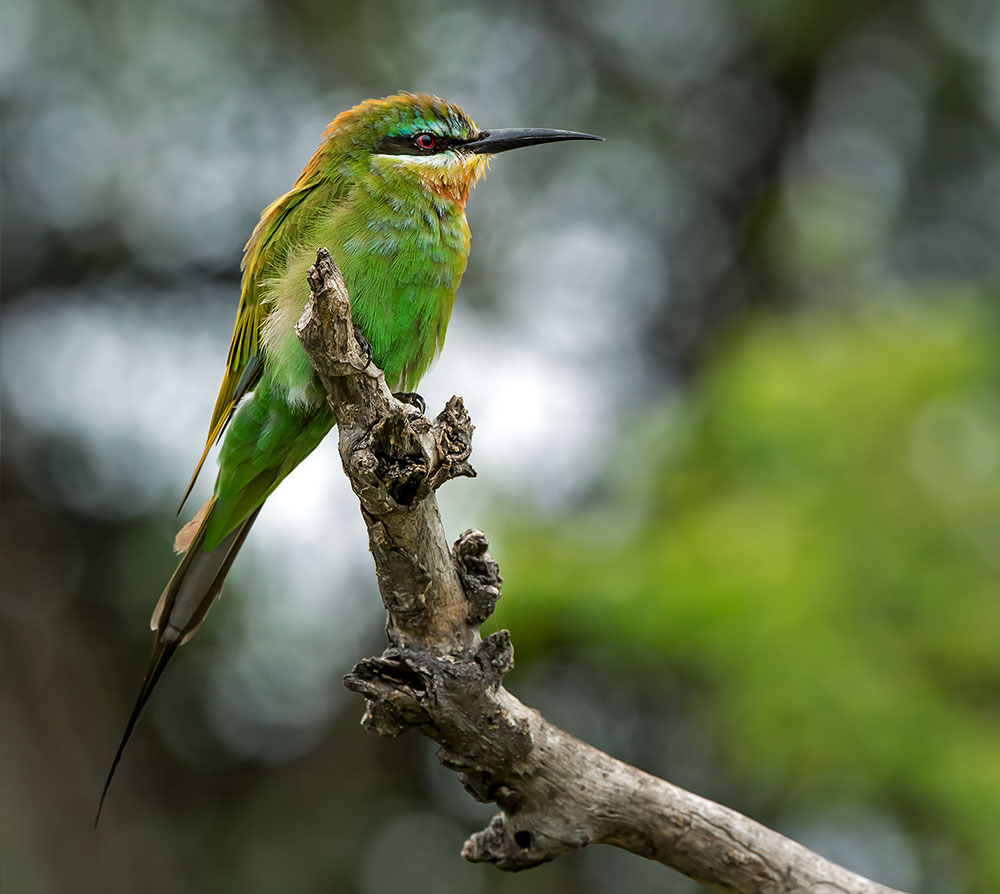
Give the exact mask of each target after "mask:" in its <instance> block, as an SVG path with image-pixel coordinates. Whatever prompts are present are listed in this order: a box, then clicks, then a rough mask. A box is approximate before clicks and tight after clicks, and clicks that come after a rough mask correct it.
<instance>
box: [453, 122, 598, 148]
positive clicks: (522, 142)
mask: <svg viewBox="0 0 1000 894" xmlns="http://www.w3.org/2000/svg"><path fill="white" fill-rule="evenodd" d="M563 140H601V141H603V140H604V137H598V136H594V134H592V133H578V132H577V131H575V130H551V129H550V128H547V127H504V128H501V129H499V130H483V131H480V133H479V136H477V137H476V139H474V140H471V141H470V142H468V143H466V144H465V145H463V146H462V148H463V149H464V150H465V151H466V152H476V153H480V154H487V155H495V154H496V153H497V152H506V151H507V150H508V149H520V148H521V147H522V146H537V145H539V144H540V143H559V142H562V141H563Z"/></svg>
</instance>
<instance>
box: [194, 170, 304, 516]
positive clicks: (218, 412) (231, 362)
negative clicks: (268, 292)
mask: <svg viewBox="0 0 1000 894" xmlns="http://www.w3.org/2000/svg"><path fill="white" fill-rule="evenodd" d="M322 182H323V179H322V178H321V177H320V175H319V171H318V166H316V165H313V164H310V165H309V166H307V167H306V170H305V171H303V172H302V176H301V177H299V179H298V181H297V182H296V184H295V186H294V187H293V188H292V189H291V191H290V192H287V193H285V195H283V196H281V197H280V198H278V199H275V200H274V201H273V202H272V203H271V204H270V205H268V206H267V208H265V209H264V210H263V212H261V216H260V220H259V221H258V222H257V226H256V227H254V230H253V233H252V234H251V235H250V239H249V240H248V241H247V244H246V246H245V247H244V250H243V263H242V265H241V269H242V270H243V279H242V284H241V288H240V306H239V310H238V311H237V313H236V325H235V326H234V327H233V339H232V342H231V343H230V345H229V354H228V357H227V359H226V371H225V373H224V375H223V377H222V385H221V387H220V388H219V396H218V397H217V398H216V401H215V408H214V409H213V410H212V420H211V422H210V423H209V426H208V436H207V437H206V439H205V449H204V450H203V451H202V454H201V457H200V458H199V460H198V465H197V466H196V467H195V470H194V475H192V476H191V483H190V484H188V487H187V490H186V491H185V492H184V497H183V499H182V500H181V505H180V508H179V509H178V510H177V511H178V512H180V510H181V509H183V508H184V504H185V503H186V502H187V498H188V497H189V496H190V495H191V490H192V489H193V488H194V483H195V481H196V480H197V478H198V474H199V473H200V472H201V468H202V466H203V465H204V464H205V458H206V457H207V456H208V451H209V450H211V449H212V445H213V444H215V443H216V441H218V440H219V438H220V437H222V433H223V432H224V431H225V429H226V425H227V424H228V423H229V420H230V419H231V418H232V415H233V411H234V410H235V409H236V405H237V404H238V403H239V402H240V400H241V399H242V397H243V395H245V394H246V393H247V392H248V391H251V390H253V387H254V385H256V384H257V381H258V380H259V379H260V375H261V372H262V371H263V366H264V364H263V357H262V356H261V347H260V339H261V327H262V326H263V324H264V318H265V317H266V316H267V312H268V308H267V307H266V305H265V304H264V302H263V301H262V298H263V291H262V289H261V280H262V279H264V278H266V276H267V275H268V274H269V273H271V272H272V268H273V267H274V265H275V261H276V257H275V256H276V255H280V254H281V252H280V250H279V251H275V249H280V247H281V245H282V244H283V243H284V244H286V246H287V243H288V242H290V241H291V238H290V237H291V236H292V233H291V232H290V231H291V230H294V229H296V227H294V226H290V223H291V221H290V220H289V218H290V217H297V216H299V215H295V214H293V212H295V211H296V210H297V209H301V208H302V203H303V202H304V201H305V199H306V198H307V197H309V196H310V195H312V194H313V193H314V192H315V191H316V189H317V187H319V186H320V185H321V184H322ZM285 231H289V232H287V234H286V232H285ZM286 235H287V237H288V238H286Z"/></svg>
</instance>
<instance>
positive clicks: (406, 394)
mask: <svg viewBox="0 0 1000 894" xmlns="http://www.w3.org/2000/svg"><path fill="white" fill-rule="evenodd" d="M392 396H393V397H394V398H396V400H399V401H402V402H403V403H404V404H409V405H410V406H411V407H416V408H417V409H418V410H419V411H420V415H421V416H423V415H424V413H425V412H427V404H426V402H425V401H424V399H423V398H422V397H421V396H420V395H419V394H417V392H416V391H395V392H393V395H392Z"/></svg>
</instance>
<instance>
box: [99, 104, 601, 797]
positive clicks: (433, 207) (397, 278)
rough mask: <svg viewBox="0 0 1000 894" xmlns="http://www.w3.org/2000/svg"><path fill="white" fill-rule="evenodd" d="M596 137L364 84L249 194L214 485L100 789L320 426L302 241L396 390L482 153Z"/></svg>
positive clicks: (432, 328) (215, 434)
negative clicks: (311, 144)
mask: <svg viewBox="0 0 1000 894" xmlns="http://www.w3.org/2000/svg"><path fill="white" fill-rule="evenodd" d="M596 139H600V137H594V136H591V135H590V134H583V133H574V132H571V131H564V130H543V129H536V128H528V129H506V130H480V129H479V128H477V127H476V125H475V124H474V123H473V122H472V120H471V119H470V118H469V117H468V116H467V115H466V114H465V112H463V111H462V110H461V109H460V108H459V107H458V106H457V105H455V104H454V103H449V102H445V101H444V100H441V99H438V98H437V97H434V96H428V95H426V94H412V93H400V94H398V95H395V96H389V97H387V98H385V99H370V100H367V101H365V102H363V103H361V104H360V105H357V106H355V107H354V108H353V109H349V110H348V111H346V112H342V113H341V114H340V115H338V116H337V117H336V118H334V120H333V121H332V122H331V123H330V125H329V126H328V127H327V129H326V131H325V132H324V134H323V138H322V140H321V142H320V145H319V147H318V148H317V150H316V152H315V153H314V154H313V156H312V158H311V159H310V160H309V163H308V164H307V165H306V167H305V169H304V170H303V171H302V174H301V175H300V176H299V179H298V180H296V181H295V185H294V186H293V187H292V189H291V190H290V191H289V192H287V193H285V195H283V196H282V197H281V198H279V199H277V200H275V201H274V202H272V203H271V204H270V205H269V206H268V207H267V208H265V209H264V211H263V213H262V214H261V218H260V221H259V223H258V224H257V226H256V227H255V229H254V231H253V234H252V235H251V237H250V241H249V242H247V244H246V248H245V251H244V256H243V266H242V269H243V280H242V287H241V294H240V306H239V311H238V312H237V315H236V327H235V329H234V331H233V340H232V344H231V345H230V348H229V358H228V362H227V364H226V371H225V375H224V377H223V380H222V387H221V388H220V390H219V396H218V399H217V400H216V403H215V409H214V410H213V411H212V420H211V423H210V424H209V430H208V438H207V439H206V442H205V450H204V452H203V453H202V456H201V459H200V460H199V461H198V466H197V468H196V469H195V473H194V477H193V478H192V480H191V484H190V485H189V486H188V491H187V494H189V493H190V492H191V487H192V486H193V485H194V480H195V478H197V476H198V472H199V471H200V470H201V467H202V464H203V463H204V461H205V457H206V455H207V454H208V451H209V450H210V449H211V447H212V445H213V444H215V443H216V442H217V441H218V440H219V438H222V437H223V434H225V437H224V438H223V441H222V448H221V450H220V453H219V474H218V477H217V478H216V481H215V489H214V492H213V494H212V496H211V497H210V498H209V499H208V502H206V503H205V505H204V506H202V507H201V509H200V510H199V511H198V513H197V514H196V515H195V517H194V518H193V519H192V520H191V521H190V522H189V523H188V524H187V525H185V526H184V528H182V529H181V532H180V533H179V534H178V536H177V541H176V543H175V548H176V549H177V551H178V552H182V553H183V558H182V559H181V561H180V564H179V565H178V566H177V570H176V571H175V572H174V574H173V577H171V578H170V581H169V583H168V584H167V586H166V589H165V590H164V591H163V594H162V595H161V596H160V601H159V603H158V604H157V606H156V610H155V611H154V612H153V619H152V624H151V626H152V629H153V631H154V634H155V635H154V639H153V654H152V657H151V658H150V661H149V666H148V669H147V670H146V676H145V678H144V679H143V682H142V687H141V689H140V690H139V696H138V698H137V700H136V703H135V707H134V708H133V710H132V714H131V716H130V717H129V720H128V724H127V726H126V727H125V733H124V735H123V736H122V740H121V744H120V745H119V746H118V751H117V753H116V754H115V758H114V761H113V763H112V765H111V771H110V772H109V773H108V778H107V781H106V782H105V784H104V790H103V792H102V794H101V804H102V805H103V803H104V797H105V796H106V795H107V791H108V786H109V785H110V784H111V779H112V777H113V775H114V772H115V768H116V767H117V765H118V761H119V760H120V759H121V756H122V752H123V751H124V749H125V746H126V744H127V743H128V740H129V737H130V736H131V734H132V730H133V728H134V727H135V723H136V721H137V719H138V717H139V714H140V712H141V711H142V708H143V706H144V705H145V703H146V701H147V700H148V699H149V696H150V693H151V692H152V691H153V687H154V686H155V685H156V682H157V680H158V679H159V677H160V675H161V674H162V673H163V669H164V668H165V667H166V665H167V663H168V662H169V661H170V659H171V657H172V656H173V654H174V652H175V651H176V650H177V647H178V646H181V645H183V644H184V643H186V642H187V641H188V640H189V639H190V638H191V637H192V636H193V635H194V633H195V631H196V630H197V629H198V626H199V625H200V624H201V622H202V621H203V620H204V619H205V615H206V614H207V613H208V610H209V607H210V606H211V605H212V602H213V601H214V600H215V598H216V597H217V596H218V595H219V591H220V590H221V589H222V583H223V581H224V580H225V577H226V574H227V573H228V571H229V568H230V566H231V565H232V563H233V559H234V558H235V557H236V553H237V552H238V551H239V548H240V546H242V544H243V541H244V540H245V539H246V536H247V533H248V532H249V530H250V526H251V525H252V524H253V521H254V519H255V518H256V517H257V514H258V513H259V512H260V509H261V506H262V505H263V503H264V500H266V499H267V497H268V496H269V495H270V493H271V491H273V490H274V489H275V488H276V487H277V486H278V484H279V483H280V482H281V481H282V479H283V478H284V477H285V476H286V475H287V474H288V473H289V472H291V471H292V469H294V468H295V467H296V466H297V465H298V464H299V463H300V462H302V460H303V459H305V458H306V457H307V456H308V455H309V454H310V453H311V452H312V450H313V448H315V447H316V445H317V444H319V442H320V441H321V440H322V439H323V438H324V437H325V436H326V435H327V433H328V432H329V431H330V429H331V428H332V427H333V424H334V420H333V415H332V413H331V411H330V409H329V407H328V406H327V404H326V401H325V396H324V393H323V389H322V387H321V386H320V384H319V382H318V380H317V378H316V376H315V374H314V373H313V369H312V367H311V365H310V363H309V359H308V357H307V356H306V354H305V351H304V350H303V349H302V346H301V345H300V344H299V341H298V338H297V337H296V334H295V324H296V322H297V321H298V319H299V317H300V316H301V314H302V311H303V309H304V307H305V303H306V300H307V299H308V297H309V289H308V285H307V284H306V272H307V271H308V269H309V266H310V265H311V264H312V263H313V261H314V259H315V256H316V249H317V248H319V247H321V246H326V247H327V248H329V250H330V254H331V255H332V256H333V259H334V261H336V263H337V265H338V266H339V267H340V269H341V271H342V272H343V274H344V279H345V281H346V283H347V290H348V294H349V295H350V298H351V308H352V311H353V315H354V322H355V323H356V324H357V326H358V327H359V329H360V330H361V332H362V333H363V334H364V336H365V338H366V339H367V340H368V341H369V342H370V343H371V350H372V361H373V362H374V363H376V364H377V365H378V366H379V367H380V368H381V369H382V370H383V371H384V372H385V378H386V381H387V382H388V383H389V385H390V387H392V388H393V389H399V390H405V391H409V390H411V389H412V388H414V387H415V386H416V384H417V382H418V381H419V380H420V377H421V376H422V375H423V374H424V372H425V371H426V370H427V367H428V366H429V365H430V363H431V361H432V360H433V359H434V357H435V356H436V355H437V353H438V352H439V351H440V349H441V345H442V343H443V342H444V335H445V329H446V327H447V325H448V319H449V317H450V316H451V308H452V304H453V302H454V299H455V290H456V289H457V288H458V284H459V282H460V280H461V278H462V273H463V272H464V271H465V264H466V260H467V258H468V254H469V226H468V224H467V223H466V220H465V205H466V202H467V200H468V198H469V190H470V189H471V188H472V186H473V185H474V184H475V183H476V181H477V180H479V178H480V177H482V176H483V174H484V173H485V172H486V168H487V166H488V164H489V159H490V157H491V156H492V155H495V154H496V153H498V152H505V151H506V150H508V149H515V148H517V147H519V146H532V145H535V144H538V143H548V142H553V141H557V140H596ZM187 494H185V500H186V499H187ZM182 505H183V504H182ZM99 815H100V806H99V807H98V816H99Z"/></svg>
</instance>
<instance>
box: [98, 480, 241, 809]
mask: <svg viewBox="0 0 1000 894" xmlns="http://www.w3.org/2000/svg"><path fill="white" fill-rule="evenodd" d="M213 505H214V497H213V498H211V499H209V501H208V502H207V503H206V504H205V505H204V506H203V507H202V508H201V510H199V512H198V514H197V515H196V516H195V517H194V519H192V521H191V522H190V523H189V524H188V525H185V527H184V528H183V529H182V531H181V534H179V535H178V540H177V546H178V547H179V548H180V549H183V550H184V557H183V558H182V559H181V561H180V564H179V565H178V566H177V570H176V571H175V572H174V574H173V576H172V577H171V578H170V581H169V582H168V583H167V586H166V588H165V589H164V591H163V594H162V595H161V596H160V601H159V602H158V603H157V605H156V609H155V610H154V611H153V618H152V621H151V622H150V626H151V627H152V629H153V631H154V636H153V654H152V655H151V656H150V659H149V664H148V666H147V668H146V676H145V677H144V678H143V680H142V686H141V687H140V689H139V696H138V698H136V701H135V706H134V707H133V708H132V713H131V715H130V716H129V719H128V723H127V724H126V725H125V733H124V734H123V735H122V739H121V742H120V743H119V745H118V750H117V751H116V752H115V757H114V760H113V761H112V762H111V769H110V771H109V772H108V778H107V780H106V781H105V783H104V789H103V790H102V791H101V799H100V802H99V803H98V805H97V816H96V817H95V818H94V828H97V823H98V821H99V820H100V818H101V808H102V807H103V806H104V799H105V798H106V797H107V794H108V788H109V786H110V785H111V780H112V779H113V778H114V775H115V770H116V769H117V768H118V763H119V761H120V760H121V757H122V754H123V753H124V751H125V746H126V745H128V741H129V739H130V738H131V737H132V731H133V730H134V729H135V724H136V721H138V719H139V715H140V714H141V713H142V709H143V707H145V705H146V702H147V701H149V697H150V695H151V694H152V692H153V688H154V687H155V686H156V683H157V681H158V680H159V679H160V675H161V674H162V673H163V671H164V668H166V666H167V664H168V663H169V662H170V659H171V658H172V657H173V655H174V652H176V651H177V649H178V647H179V646H182V645H184V643H186V642H187V641H188V640H189V639H190V638H191V637H192V636H194V634H195V631H196V630H197V629H198V627H199V626H200V625H201V622H202V621H203V620H204V619H205V616H206V615H207V614H208V610H209V608H211V606H212V603H213V602H214V601H215V599H216V597H217V596H218V595H219V592H220V591H221V590H222V584H223V582H224V581H225V579H226V575H227V574H228V573H229V569H230V567H231V566H232V564H233V560H234V559H235V558H236V554H237V553H238V552H239V550H240V547H241V546H242V545H243V541H244V540H245V539H246V536H247V534H248V533H249V531H250V526H251V525H252V524H253V523H254V519H256V518H257V513H258V512H259V511H260V508H259V507H258V508H257V509H256V510H255V511H254V512H253V513H252V514H251V515H250V516H249V517H248V518H247V519H246V520H245V521H244V522H242V523H241V524H240V525H238V526H237V527H236V528H235V529H234V530H233V531H232V532H230V533H229V534H228V535H227V536H226V537H225V538H224V539H223V540H222V542H221V543H220V544H219V545H218V546H216V547H215V548H214V549H211V550H206V549H204V541H205V529H206V527H207V525H206V522H207V521H208V518H209V517H210V515H211V512H212V508H213ZM195 526H197V527H196V528H195Z"/></svg>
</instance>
